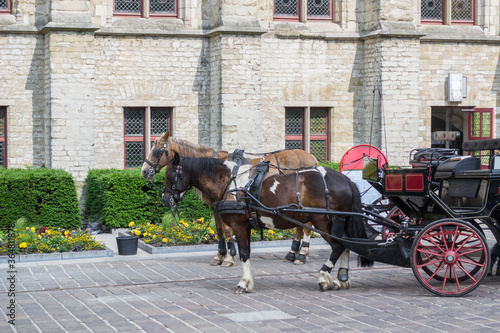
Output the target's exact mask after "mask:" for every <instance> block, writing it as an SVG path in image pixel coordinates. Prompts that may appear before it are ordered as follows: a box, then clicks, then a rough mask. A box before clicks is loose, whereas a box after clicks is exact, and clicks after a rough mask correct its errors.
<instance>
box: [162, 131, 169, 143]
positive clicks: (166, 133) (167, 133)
mask: <svg viewBox="0 0 500 333" xmlns="http://www.w3.org/2000/svg"><path fill="white" fill-rule="evenodd" d="M161 136H162V138H164V139H165V141H167V140H168V138H169V137H170V131H166V132H165V133H163V134H162V135H161Z"/></svg>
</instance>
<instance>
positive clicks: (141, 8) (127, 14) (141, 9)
mask: <svg viewBox="0 0 500 333" xmlns="http://www.w3.org/2000/svg"><path fill="white" fill-rule="evenodd" d="M137 1H138V2H139V12H117V11H115V9H116V0H113V16H116V17H120V16H122V17H170V18H177V17H178V13H179V2H178V0H174V8H175V9H174V13H151V7H149V8H147V13H146V10H145V9H144V1H143V0H137Z"/></svg>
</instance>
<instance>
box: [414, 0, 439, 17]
mask: <svg viewBox="0 0 500 333" xmlns="http://www.w3.org/2000/svg"><path fill="white" fill-rule="evenodd" d="M421 1H422V2H421V7H420V8H421V18H422V19H424V20H441V19H442V15H443V10H442V7H441V1H442V0H421Z"/></svg>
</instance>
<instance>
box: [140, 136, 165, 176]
mask: <svg viewBox="0 0 500 333" xmlns="http://www.w3.org/2000/svg"><path fill="white" fill-rule="evenodd" d="M167 147H168V140H167V141H165V143H164V144H163V148H158V147H156V143H155V148H154V149H153V156H154V157H156V161H155V162H154V163H153V162H151V161H150V160H148V159H147V158H145V159H144V162H146V163H147V164H149V165H150V166H151V169H149V170H150V171H149V173H154V174H157V173H159V172H160V170H159V169H158V163H160V160H161V157H162V155H163V154H166V155H167V160H168V149H167Z"/></svg>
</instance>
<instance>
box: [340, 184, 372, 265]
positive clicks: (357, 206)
mask: <svg viewBox="0 0 500 333" xmlns="http://www.w3.org/2000/svg"><path fill="white" fill-rule="evenodd" d="M348 182H349V186H350V187H351V192H352V203H351V210H350V211H351V212H353V213H361V208H362V204H361V194H360V193H359V189H358V186H357V185H356V184H354V183H353V182H352V181H351V180H348ZM346 222H347V226H346V234H347V236H348V237H350V238H351V237H352V238H368V235H367V233H366V229H365V221H364V218H363V217H362V216H361V215H352V216H349V217H348V218H347V221H346ZM358 265H359V266H361V267H372V266H373V261H372V260H369V259H367V258H365V257H362V256H358Z"/></svg>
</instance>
